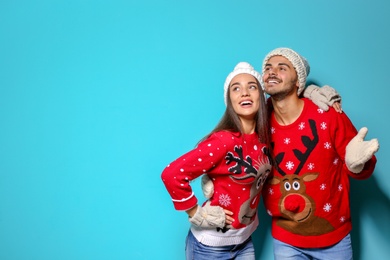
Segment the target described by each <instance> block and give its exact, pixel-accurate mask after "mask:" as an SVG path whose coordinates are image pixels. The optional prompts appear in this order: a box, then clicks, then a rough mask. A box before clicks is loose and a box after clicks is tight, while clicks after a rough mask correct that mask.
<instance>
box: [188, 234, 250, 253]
mask: <svg viewBox="0 0 390 260" xmlns="http://www.w3.org/2000/svg"><path fill="white" fill-rule="evenodd" d="M186 259H187V260H194V259H195V260H213V259H218V260H219V259H220V260H228V259H236V260H255V249H254V247H253V243H252V239H251V237H249V238H248V239H247V240H246V241H245V242H244V243H242V244H239V245H231V246H206V245H203V244H202V243H200V242H199V241H198V240H196V238H195V237H194V235H193V234H192V233H191V231H190V232H188V236H187V239H186Z"/></svg>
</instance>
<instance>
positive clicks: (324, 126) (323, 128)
mask: <svg viewBox="0 0 390 260" xmlns="http://www.w3.org/2000/svg"><path fill="white" fill-rule="evenodd" d="M326 128H328V127H327V125H326V123H325V122H322V123H321V129H322V130H325V129H326Z"/></svg>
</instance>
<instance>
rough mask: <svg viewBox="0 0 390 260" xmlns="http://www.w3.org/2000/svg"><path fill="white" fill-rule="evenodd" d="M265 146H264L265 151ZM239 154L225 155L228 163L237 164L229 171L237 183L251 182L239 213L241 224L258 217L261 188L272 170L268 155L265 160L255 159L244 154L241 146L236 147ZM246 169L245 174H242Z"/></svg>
mask: <svg viewBox="0 0 390 260" xmlns="http://www.w3.org/2000/svg"><path fill="white" fill-rule="evenodd" d="M264 150H265V148H263V152H264V153H266V151H264ZM234 151H235V152H236V154H237V156H234V154H233V153H231V152H229V153H228V154H227V156H226V157H225V159H226V163H227V164H228V165H229V164H231V163H234V162H235V164H234V165H233V166H232V167H230V168H229V172H232V173H233V174H232V175H230V178H231V179H232V180H233V182H235V183H239V184H248V183H250V184H251V186H250V193H249V198H248V199H247V200H246V201H245V202H244V203H243V204H242V205H241V207H240V210H239V213H238V221H239V222H240V224H241V225H248V224H250V223H251V222H252V221H253V220H254V219H255V217H256V213H257V206H258V203H259V201H260V196H261V189H262V187H263V185H264V182H265V181H266V179H267V177H268V175H269V173H270V172H271V164H270V161H269V159H268V157H263V158H265V159H263V160H255V161H253V160H252V158H251V157H250V156H246V157H245V158H244V156H243V149H242V147H241V146H236V147H235V148H234ZM242 170H244V174H242Z"/></svg>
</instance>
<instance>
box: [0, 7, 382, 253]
mask: <svg viewBox="0 0 390 260" xmlns="http://www.w3.org/2000/svg"><path fill="white" fill-rule="evenodd" d="M389 13H390V2H388V1H383V0H371V1H363V0H353V1H352V0H343V1H334V0H328V1H325V0H318V1H313V0H294V1H291V0H290V1H289V0H281V1H262V0H242V1H238V0H235V1H233V0H207V1H206V0H198V1H183V0H181V1H179V0H165V1H157V0H142V1H141V0H122V1H121V0H30V1H28V0H12V1H11V0H2V1H1V2H0V124H1V125H0V259H4V260H122V259H137V260H138V259H169V260H176V259H178V260H179V259H184V241H185V236H186V234H187V231H188V226H189V224H188V220H187V217H186V214H185V213H183V212H177V211H175V210H174V208H173V204H172V202H171V200H170V197H169V196H168V193H167V191H166V190H165V187H164V186H163V184H162V181H161V179H160V174H161V171H162V170H163V169H164V167H165V166H166V165H167V164H168V163H169V162H171V161H172V160H174V159H175V158H176V157H178V156H180V155H181V154H183V153H184V152H186V151H188V150H189V149H192V148H193V147H194V146H195V145H196V143H197V142H198V141H199V139H201V138H202V137H203V136H204V135H206V134H207V133H208V132H209V131H210V130H211V129H212V128H213V127H214V126H215V125H216V123H217V122H218V120H219V119H220V117H221V115H222V113H223V111H224V108H225V106H224V102H223V82H224V80H225V77H226V76H227V74H228V73H229V72H230V71H231V70H232V69H233V67H234V66H235V64H236V63H237V62H239V61H248V62H250V63H252V64H253V65H254V66H255V67H256V68H257V69H260V66H261V63H262V59H263V57H264V55H265V54H266V53H267V52H268V51H270V50H271V49H273V48H276V47H282V46H285V47H291V48H293V49H295V50H297V51H298V52H300V53H301V54H302V55H303V56H305V57H306V58H307V59H308V60H309V62H310V64H311V74H310V76H309V80H310V81H312V82H316V83H317V84H320V85H324V84H329V85H331V86H333V87H335V88H336V89H337V90H338V91H339V92H340V94H341V95H342V97H343V108H344V111H345V112H346V113H347V114H348V116H349V117H350V118H351V119H352V121H353V122H354V124H355V126H356V127H357V128H360V127H362V126H367V127H368V128H369V134H368V138H374V137H375V138H378V139H379V141H380V145H381V148H380V150H379V152H378V153H377V157H378V164H377V167H376V170H375V172H374V176H373V177H372V178H370V179H369V180H366V181H353V182H352V187H351V190H352V191H351V199H352V203H353V204H352V214H353V215H352V217H353V223H354V226H353V232H352V239H353V246H354V255H355V259H357V260H371V259H388V257H389V255H390V200H389V199H390V176H389V174H388V171H389V169H390V160H389V159H388V158H389V157H390V150H389V143H390V140H389V132H388V131H389V128H390V116H389V114H388V112H387V110H386V109H387V108H388V106H389V94H390V85H389V76H390V73H389V61H390V50H389V46H390V34H389V27H390V16H389ZM193 186H194V187H195V189H196V192H197V194H198V196H199V197H201V196H202V195H201V194H200V193H199V191H200V189H199V186H200V182H199V181H198V180H196V181H194V183H193ZM259 215H260V222H261V223H260V226H259V228H258V230H257V231H256V233H255V234H254V235H253V238H254V241H255V244H256V252H257V259H272V244H271V236H270V228H269V225H270V219H269V217H268V215H266V214H265V213H264V208H263V207H261V209H260V211H259Z"/></svg>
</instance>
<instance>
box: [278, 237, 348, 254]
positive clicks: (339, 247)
mask: <svg viewBox="0 0 390 260" xmlns="http://www.w3.org/2000/svg"><path fill="white" fill-rule="evenodd" d="M274 256H275V260H292V259H294V260H329V259H330V260H352V258H353V257H352V245H351V236H350V235H349V234H348V235H347V236H346V237H344V238H343V239H342V240H341V241H340V242H338V243H337V244H335V245H333V246H329V247H322V248H299V247H294V246H291V245H289V244H286V243H283V242H281V241H279V240H277V239H274Z"/></svg>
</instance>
